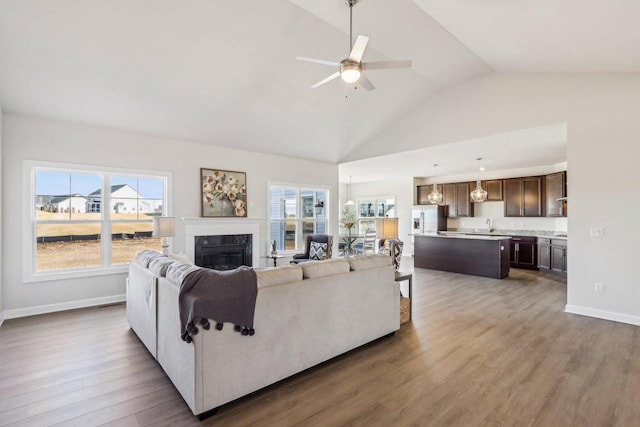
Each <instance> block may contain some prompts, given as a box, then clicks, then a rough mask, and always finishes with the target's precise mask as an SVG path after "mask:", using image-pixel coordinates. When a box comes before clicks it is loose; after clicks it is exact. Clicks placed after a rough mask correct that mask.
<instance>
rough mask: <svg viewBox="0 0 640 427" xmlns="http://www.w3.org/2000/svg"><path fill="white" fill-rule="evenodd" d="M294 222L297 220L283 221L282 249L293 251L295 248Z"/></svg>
mask: <svg viewBox="0 0 640 427" xmlns="http://www.w3.org/2000/svg"><path fill="white" fill-rule="evenodd" d="M296 223H297V221H285V222H284V229H285V232H284V249H285V250H287V251H293V250H295V249H297V248H296Z"/></svg>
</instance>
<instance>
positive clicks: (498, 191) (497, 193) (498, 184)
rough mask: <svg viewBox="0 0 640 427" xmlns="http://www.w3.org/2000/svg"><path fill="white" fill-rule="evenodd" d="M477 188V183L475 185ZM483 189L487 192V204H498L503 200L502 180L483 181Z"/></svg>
mask: <svg viewBox="0 0 640 427" xmlns="http://www.w3.org/2000/svg"><path fill="white" fill-rule="evenodd" d="M473 188H476V187H475V183H474V184H473ZM482 188H483V189H484V190H485V191H486V192H487V202H497V201H500V200H502V180H501V179H490V180H488V181H482Z"/></svg>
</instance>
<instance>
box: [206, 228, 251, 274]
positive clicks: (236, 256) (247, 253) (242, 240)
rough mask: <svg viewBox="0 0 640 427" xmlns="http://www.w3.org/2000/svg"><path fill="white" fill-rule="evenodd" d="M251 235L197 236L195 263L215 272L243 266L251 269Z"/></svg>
mask: <svg viewBox="0 0 640 427" xmlns="http://www.w3.org/2000/svg"><path fill="white" fill-rule="evenodd" d="M251 239H252V236H251V234H232V235H219V236H196V239H195V263H196V265H198V266H200V267H205V268H211V269H213V270H220V271H222V270H233V269H234V268H238V267H240V266H241V265H247V266H249V267H251V264H252V248H251Z"/></svg>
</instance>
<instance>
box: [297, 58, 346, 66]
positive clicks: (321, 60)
mask: <svg viewBox="0 0 640 427" xmlns="http://www.w3.org/2000/svg"><path fill="white" fill-rule="evenodd" d="M296 59H297V60H299V61H305V62H313V63H314V64H322V65H328V66H330V67H340V63H339V62H332V61H325V60H324V59H314V58H305V57H303V56H296Z"/></svg>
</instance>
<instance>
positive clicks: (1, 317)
mask: <svg viewBox="0 0 640 427" xmlns="http://www.w3.org/2000/svg"><path fill="white" fill-rule="evenodd" d="M2 118H3V116H2V105H0V166H1V165H2ZM3 227H4V223H3V222H2V173H0V325H2V322H3V321H4V309H3V307H4V305H3V303H2V228H3Z"/></svg>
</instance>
